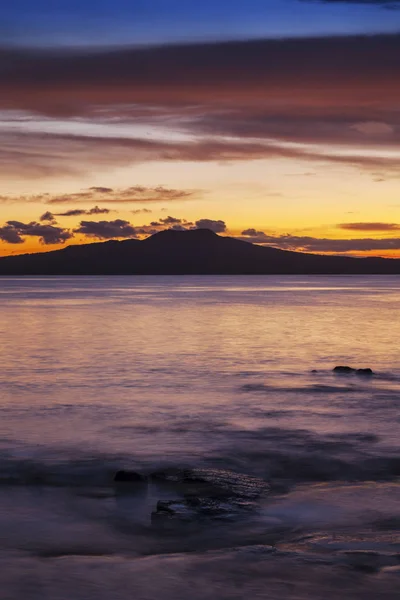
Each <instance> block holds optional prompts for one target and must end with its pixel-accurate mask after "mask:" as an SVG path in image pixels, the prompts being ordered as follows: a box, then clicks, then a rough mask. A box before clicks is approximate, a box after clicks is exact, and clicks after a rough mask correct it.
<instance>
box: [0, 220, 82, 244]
mask: <svg viewBox="0 0 400 600" xmlns="http://www.w3.org/2000/svg"><path fill="white" fill-rule="evenodd" d="M25 236H31V237H38V238H39V239H40V242H41V243H42V244H45V245H53V244H64V243H65V242H66V241H67V240H69V239H71V238H72V237H73V234H72V233H71V232H69V231H68V230H67V229H63V228H61V227H55V226H54V225H50V224H49V225H43V224H41V223H36V222H35V221H32V222H31V223H22V222H21V221H7V223H6V225H5V226H3V227H2V228H0V238H1V239H2V240H3V241H5V242H8V243H9V244H21V243H23V242H24V239H23V238H24V237H25Z"/></svg>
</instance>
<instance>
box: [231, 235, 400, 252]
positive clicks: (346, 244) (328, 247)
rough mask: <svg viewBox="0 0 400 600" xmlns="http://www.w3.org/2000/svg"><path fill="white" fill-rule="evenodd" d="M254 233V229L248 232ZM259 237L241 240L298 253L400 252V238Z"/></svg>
mask: <svg viewBox="0 0 400 600" xmlns="http://www.w3.org/2000/svg"><path fill="white" fill-rule="evenodd" d="M246 231H247V232H249V231H250V232H252V231H253V230H252V229H249V230H246ZM256 233H257V235H255V236H253V235H242V236H241V237H240V238H239V239H241V240H244V241H247V242H251V243H253V244H261V245H264V246H272V247H274V248H279V249H281V250H293V251H297V252H316V253H318V252H322V253H324V252H327V253H331V254H342V253H356V252H368V251H376V252H379V251H386V250H400V238H383V239H374V238H361V239H329V238H316V237H311V236H296V235H290V234H286V235H268V234H266V233H264V232H262V231H258V232H256Z"/></svg>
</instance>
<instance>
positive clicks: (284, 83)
mask: <svg viewBox="0 0 400 600" xmlns="http://www.w3.org/2000/svg"><path fill="white" fill-rule="evenodd" d="M381 4H383V3H382V2H381ZM385 4H386V5H388V4H389V2H386V3H385ZM392 4H393V2H392ZM398 46H399V36H398V35H376V36H347V37H346V36H341V37H325V38H299V39H279V40H274V39H268V40H258V41H243V42H237V41H234V42H224V43H221V42H217V43H199V44H186V45H173V46H160V47H142V48H139V47H136V48H128V49H122V50H115V49H112V50H107V49H104V50H99V51H93V50H81V51H78V50H75V51H74V52H68V51H64V52H62V51H60V50H59V49H57V50H51V49H49V50H47V51H44V50H41V51H34V50H29V51H27V50H23V49H13V48H4V49H3V50H1V51H0V86H1V89H2V95H1V99H0V106H1V107H2V108H4V109H6V108H11V109H12V110H16V109H22V110H24V109H25V110H30V111H36V112H42V113H45V114H49V115H62V116H66V115H73V114H75V115H76V114H79V115H81V116H82V115H87V114H88V113H90V111H93V110H94V109H95V108H96V107H105V106H116V105H119V106H121V105H122V110H123V111H126V106H129V105H134V106H137V105H139V109H140V110H142V112H143V109H141V108H140V107H143V106H147V107H148V106H151V107H152V108H154V107H160V108H162V110H163V111H164V112H165V111H166V108H167V107H168V108H169V109H170V108H171V107H173V108H174V109H175V111H176V112H178V113H179V112H182V111H181V107H185V110H187V108H188V107H190V106H201V105H204V104H205V103H206V104H208V105H211V104H213V105H214V106H215V105H217V106H218V105H219V106H221V105H223V106H231V107H232V104H236V105H237V104H238V103H239V101H240V104H241V105H244V104H246V105H253V106H254V105H258V106H263V105H265V104H266V103H267V104H268V105H271V103H276V105H277V106H278V105H279V104H282V95H285V96H286V99H287V100H291V105H292V106H293V105H294V104H295V105H296V104H297V105H299V103H300V104H302V105H303V107H304V108H306V107H309V108H312V106H313V105H314V104H315V103H316V102H317V103H318V105H319V104H321V103H322V104H324V103H325V102H328V103H329V104H330V105H332V106H335V105H336V106H337V105H338V104H339V105H343V103H344V101H345V100H346V101H351V105H353V106H354V105H357V104H358V103H359V102H360V101H362V103H363V105H367V104H370V105H371V106H372V105H373V104H374V102H376V100H377V99H378V98H379V99H380V100H385V101H386V102H387V101H389V99H388V98H387V92H388V86H390V89H391V90H392V91H394V90H398V89H399V83H398V79H399V78H398V74H399V69H400V66H399V64H398V62H397V61H394V60H393V57H394V56H396V55H397V52H398ZM344 56H345V57H346V60H345V61H344V60H343V57H344ZM366 86H367V87H366ZM49 90H50V93H49ZM367 90H368V92H369V93H371V95H372V97H367V98H366V97H364V98H363V96H365V93H366V92H367ZM394 104H395V103H394ZM167 112H168V111H167Z"/></svg>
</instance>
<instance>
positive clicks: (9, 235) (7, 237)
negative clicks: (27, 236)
mask: <svg viewBox="0 0 400 600" xmlns="http://www.w3.org/2000/svg"><path fill="white" fill-rule="evenodd" d="M0 240H2V241H3V242H6V244H23V243H24V239H23V238H22V237H21V236H20V234H19V233H18V231H17V230H16V228H15V227H13V226H12V225H3V227H0Z"/></svg>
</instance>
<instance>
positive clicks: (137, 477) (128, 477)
mask: <svg viewBox="0 0 400 600" xmlns="http://www.w3.org/2000/svg"><path fill="white" fill-rule="evenodd" d="M114 481H115V482H116V483H143V482H145V481H147V477H146V476H145V475H141V474H140V473H136V471H117V473H116V474H115V476H114Z"/></svg>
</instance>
